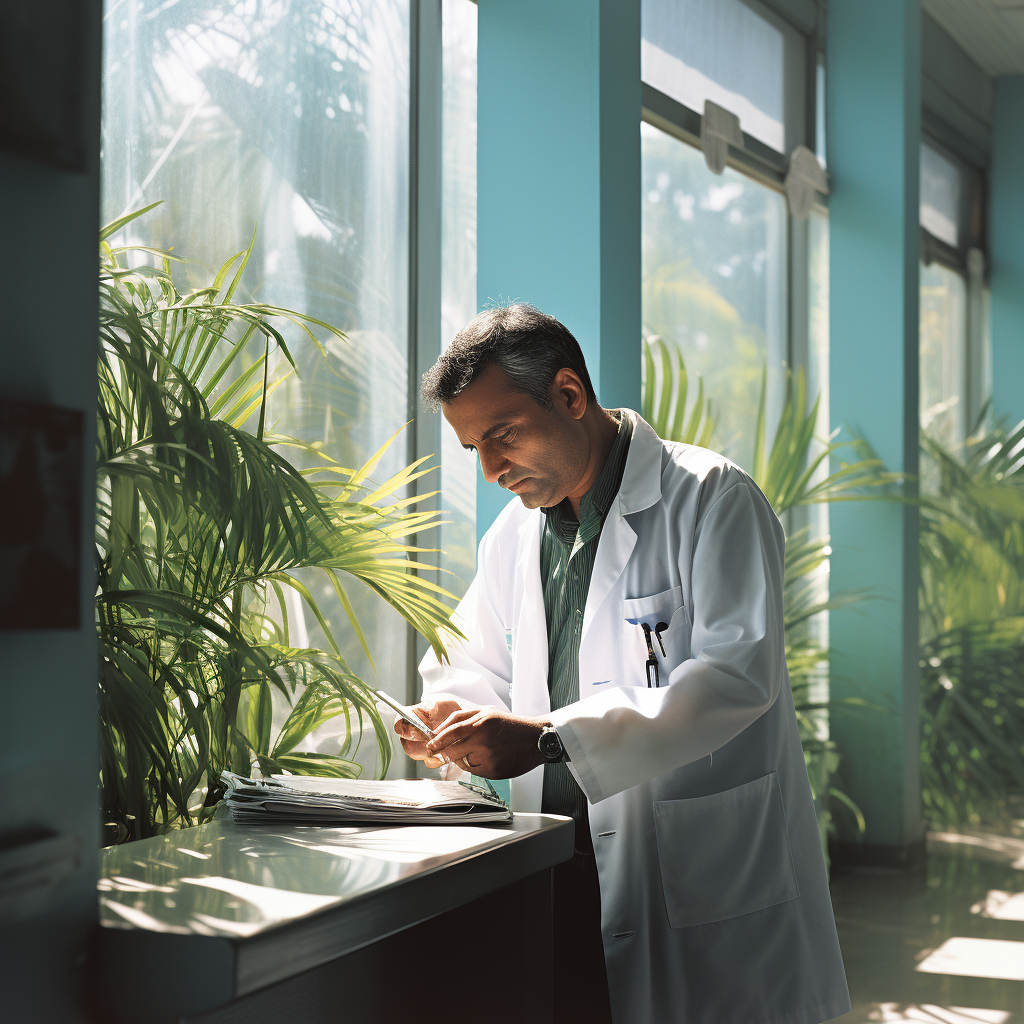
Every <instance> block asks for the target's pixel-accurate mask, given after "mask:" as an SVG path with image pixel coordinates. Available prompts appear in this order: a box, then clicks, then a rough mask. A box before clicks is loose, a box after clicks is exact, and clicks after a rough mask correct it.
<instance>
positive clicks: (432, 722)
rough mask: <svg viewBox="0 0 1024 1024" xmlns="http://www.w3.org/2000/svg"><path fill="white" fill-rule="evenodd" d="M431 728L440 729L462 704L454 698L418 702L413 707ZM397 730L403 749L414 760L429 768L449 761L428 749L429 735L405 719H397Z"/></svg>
mask: <svg viewBox="0 0 1024 1024" xmlns="http://www.w3.org/2000/svg"><path fill="white" fill-rule="evenodd" d="M412 710H413V711H415V712H416V714H417V715H419V717H420V718H422V719H423V721H424V722H426V723H427V725H429V726H430V728H431V729H439V728H440V727H441V726H442V725H444V723H445V722H446V721H447V720H448V719H449V718H450V717H451V716H452V715H454V714H455V713H456V712H458V711H462V705H461V704H458V703H456V702H455V701H454V700H439V701H437V702H436V703H435V704H416V705H415V706H414V707H413V709H412ZM395 732H397V733H398V735H399V736H401V737H402V749H403V750H405V752H406V753H407V754H408V755H409V756H410V757H411V758H412V759H413V760H414V761H422V762H423V764H424V765H425V766H426V767H427V768H440V767H441V765H443V764H446V763H447V762H446V761H445V760H444V759H443V758H440V757H434V756H432V755H431V753H430V751H429V750H427V737H426V734H425V733H422V732H420V731H419V730H418V729H417V728H415V726H412V725H410V724H409V723H408V722H406V721H405V720H404V719H401V718H396V719H395Z"/></svg>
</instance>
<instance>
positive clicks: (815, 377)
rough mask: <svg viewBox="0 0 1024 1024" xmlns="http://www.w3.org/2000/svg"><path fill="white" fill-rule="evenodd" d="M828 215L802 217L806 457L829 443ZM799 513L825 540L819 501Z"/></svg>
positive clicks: (824, 572) (824, 467)
mask: <svg viewBox="0 0 1024 1024" xmlns="http://www.w3.org/2000/svg"><path fill="white" fill-rule="evenodd" d="M828 228H829V224H828V214H827V213H823V212H821V211H820V210H812V211H811V215H810V217H809V218H808V222H807V229H808V243H809V244H808V259H807V282H808V293H807V298H808V311H807V313H808V316H807V396H808V403H810V402H811V401H812V400H813V399H814V396H815V395H817V396H818V403H819V404H818V419H817V423H816V424H815V429H814V440H813V441H812V442H811V457H812V458H813V457H815V456H817V455H818V453H819V452H821V451H822V450H823V449H824V448H825V447H826V446H827V445H828V441H829V433H830V409H829V383H828V373H829V326H828V314H829V306H828V300H829V290H828V285H829V279H828V243H829V233H828ZM828 473H829V463H828V460H827V459H826V460H824V461H823V462H822V464H821V465H820V466H819V467H818V470H817V472H816V474H815V480H816V481H820V480H823V479H825V477H827V476H828ZM797 511H802V512H803V514H804V515H806V517H807V525H808V526H809V527H810V532H811V536H812V537H815V538H820V539H822V540H824V539H826V538H827V537H828V536H829V529H830V527H829V515H828V504H827V503H825V502H822V503H820V504H817V505H808V506H806V508H805V509H804V510H796V509H795V510H794V512H797ZM828 575H829V564H828V562H827V561H826V562H825V563H824V564H823V565H822V566H821V567H820V568H819V569H818V570H817V576H816V581H815V584H816V596H817V599H818V600H819V601H822V602H825V601H827V600H828V593H829V590H828ZM828 627H829V621H828V612H827V611H825V612H821V613H820V614H818V615H815V616H814V617H813V618H812V619H811V621H810V623H809V629H810V633H811V635H812V636H813V637H814V639H815V640H817V641H818V643H819V644H820V645H821V647H822V649H823V650H828V639H829V637H828ZM809 696H810V698H811V699H812V700H815V701H821V702H825V701H827V700H828V663H827V662H823V663H822V664H821V665H819V666H818V670H817V674H816V677H815V678H814V679H813V682H812V688H811V692H810V694H809ZM821 721H822V723H823V727H824V728H827V716H825V715H822V717H821Z"/></svg>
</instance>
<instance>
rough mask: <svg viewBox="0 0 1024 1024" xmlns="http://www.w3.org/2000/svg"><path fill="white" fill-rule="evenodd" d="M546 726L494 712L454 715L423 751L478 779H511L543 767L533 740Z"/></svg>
mask: <svg viewBox="0 0 1024 1024" xmlns="http://www.w3.org/2000/svg"><path fill="white" fill-rule="evenodd" d="M549 724H550V723H549V722H547V721H546V720H545V719H543V718H526V717H525V716H523V715H513V714H511V713H510V712H508V711H501V710H499V709H497V708H478V709H475V710H474V709H466V710H463V711H456V712H455V713H454V714H452V715H451V716H450V717H449V718H448V720H447V721H446V722H445V723H444V724H443V725H442V726H441V727H440V729H438V730H437V735H435V736H434V738H433V739H432V740H431V741H430V742H429V743H428V744H427V749H428V750H429V751H430V752H431V754H435V755H437V754H442V753H443V754H444V755H445V757H447V758H448V760H449V761H451V762H452V764H456V765H458V766H459V767H460V768H464V769H466V770H467V771H471V772H472V773H473V774H474V775H479V776H481V777H482V778H485V779H514V778H516V777H518V776H520V775H525V774H526V773H527V772H528V771H530V769H531V768H536V767H537V765H539V764H543V762H544V759H543V758H542V757H541V755H540V751H539V750H538V749H537V740H538V738H539V737H540V731H541V729H543V728H544V726H545V725H549Z"/></svg>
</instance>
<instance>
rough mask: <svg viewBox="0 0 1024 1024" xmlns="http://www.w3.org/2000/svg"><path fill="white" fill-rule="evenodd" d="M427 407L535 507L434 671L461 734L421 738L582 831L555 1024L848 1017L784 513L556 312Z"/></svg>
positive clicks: (430, 692)
mask: <svg viewBox="0 0 1024 1024" xmlns="http://www.w3.org/2000/svg"><path fill="white" fill-rule="evenodd" d="M423 394H424V398H425V399H426V400H427V401H428V402H432V403H436V404H440V406H441V407H442V409H443V411H444V415H445V417H446V418H447V420H448V422H449V423H450V424H451V425H452V427H453V428H454V429H455V432H456V434H457V435H458V437H459V440H460V441H461V442H462V444H463V445H464V446H465V447H466V448H469V449H471V450H475V451H476V452H477V453H478V455H479V458H480V466H481V469H482V471H483V474H484V476H485V478H486V479H487V480H488V481H497V482H498V483H499V484H500V485H501V486H502V487H505V488H507V489H508V490H510V491H512V492H513V493H514V494H515V495H517V496H518V498H519V501H511V502H509V504H508V505H507V506H506V508H505V509H504V510H503V512H502V513H501V514H500V515H499V516H498V518H497V519H496V520H495V522H494V524H493V525H492V526H491V528H490V529H489V530H488V531H487V533H486V534H485V535H484V538H483V540H482V541H481V542H480V549H479V554H478V560H477V574H476V578H475V579H474V580H473V583H472V585H471V586H470V588H469V590H468V591H467V593H466V596H465V597H464V598H463V600H462V601H461V603H460V604H459V607H458V610H457V612H456V616H457V620H458V623H459V625H460V626H461V628H462V631H463V632H464V633H465V635H466V637H467V638H468V639H467V640H466V642H464V643H461V644H457V645H454V646H453V647H452V649H451V652H450V656H451V661H450V664H441V663H439V662H438V661H437V660H436V659H435V658H434V656H433V655H432V654H428V655H427V657H426V658H425V659H424V660H423V662H422V664H421V666H420V671H421V673H422V676H423V681H424V693H423V703H422V704H420V705H419V706H418V708H417V710H418V712H419V713H420V715H421V717H423V718H424V720H425V721H427V722H428V723H429V724H430V725H431V726H433V727H435V728H439V729H440V732H439V733H438V735H437V736H436V737H435V739H434V740H433V741H431V742H430V743H429V744H425V743H423V742H421V741H422V739H423V737H422V736H421V735H420V734H418V733H417V732H416V731H415V730H413V729H412V728H411V727H410V726H407V725H405V723H402V722H400V721H399V722H397V723H396V730H397V731H398V732H399V734H400V735H401V736H402V742H403V745H404V747H405V749H406V751H407V752H408V753H409V754H410V756H412V757H414V758H417V759H420V760H422V761H424V762H425V764H426V765H427V766H428V767H438V766H441V765H447V769H446V770H447V771H448V772H449V777H452V776H453V775H455V774H458V773H460V772H461V771H463V770H465V771H472V772H475V773H476V774H478V775H482V776H487V777H490V778H511V779H512V800H513V806H514V809H515V810H517V811H540V810H544V811H551V812H554V813H562V814H569V815H571V816H572V817H573V818H574V819H575V821H576V832H577V839H576V849H577V853H576V855H575V857H574V858H573V860H572V861H571V862H569V863H568V864H567V865H563V866H562V868H560V869H558V870H557V871H556V878H555V945H554V957H555V965H554V967H555V979H556V981H555V984H556V995H555V1019H556V1020H558V1021H562V1022H576V1021H580V1022H584V1021H585V1022H587V1024H592V1022H597V1021H609V1020H613V1021H614V1022H615V1024H668V1022H675V1021H685V1022H686V1024H733V1022H735V1024H769V1022H771V1024H783V1022H784V1024H818V1022H820V1021H825V1020H829V1019H831V1018H834V1017H838V1016H840V1015H841V1014H844V1013H846V1012H848V1011H849V1009H850V1000H849V995H848V993H847V988H846V978H845V975H844V972H843V964H842V959H841V956H840V951H839V943H838V940H837V937H836V930H835V923H834V920H833V917H832V905H831V901H830V898H829V892H828V884H827V879H826V875H825V866H824V863H823V859H822V854H821V846H820V843H819V839H818V829H817V825H816V822H815V815H814V807H813V805H812V802H811V793H810V787H809V785H808V781H807V773H806V769H805V767H804V759H803V754H802V751H801V746H800V737H799V733H798V729H797V722H796V717H795V715H794V711H793V698H792V694H791V691H790V687H789V678H788V675H787V671H786V662H785V657H784V644H783V608H782V579H783V548H784V542H785V539H784V536H783V531H782V527H781V525H780V524H779V521H778V520H777V519H776V517H775V515H774V513H773V512H772V510H771V507H770V506H769V504H768V502H767V501H766V500H765V498H764V496H763V495H762V494H761V492H760V491H759V490H758V489H757V487H756V486H755V485H754V483H753V482H752V481H751V479H750V478H749V477H748V476H747V475H746V474H745V473H744V472H742V471H741V470H740V469H738V468H737V467H736V466H734V465H733V464H732V463H730V462H729V461H728V460H726V459H724V458H722V457H721V456H719V455H715V454H714V453H712V452H709V451H706V450H704V449H700V448H696V447H692V446H689V445H683V444H673V443H668V442H665V441H662V440H661V439H660V438H659V437H658V436H657V435H656V434H655V433H654V431H653V430H652V429H651V428H650V427H649V426H648V425H647V423H645V422H644V420H643V419H641V417H640V416H638V415H637V414H636V413H634V412H632V411H630V410H628V409H622V410H606V409H602V408H601V407H600V406H599V405H598V404H597V401H596V397H595V394H594V389H593V386H592V385H591V381H590V376H589V374H588V372H587V368H586V365H585V363H584V359H583V354H582V352H581V350H580V347H579V345H578V344H577V342H576V339H575V338H574V337H573V336H572V334H570V333H569V331H568V330H567V329H566V328H565V327H564V326H563V325H562V324H561V323H559V322H558V321H557V320H554V319H553V318H552V317H549V316H546V315H544V314H543V313H541V312H539V311H538V310H536V309H533V308H532V307H530V306H524V305H513V306H508V307H501V308H496V309H490V310H487V311H485V312H483V313H481V314H480V315H479V316H477V317H476V318H475V319H474V320H473V321H472V322H471V323H470V324H469V325H468V326H467V327H465V328H464V329H463V330H462V331H461V332H460V333H459V335H458V336H457V337H456V338H455V340H454V341H453V343H452V344H451V346H450V347H449V348H448V349H447V351H446V352H445V353H444V354H443V355H442V356H441V358H440V359H439V360H438V362H437V363H436V365H435V366H434V367H433V368H432V369H431V370H430V371H429V372H428V373H427V374H425V376H424V380H423ZM474 938H475V939H476V940H477V941H479V942H481V943H486V937H485V936H475V937H474ZM605 970H606V972H607V973H605Z"/></svg>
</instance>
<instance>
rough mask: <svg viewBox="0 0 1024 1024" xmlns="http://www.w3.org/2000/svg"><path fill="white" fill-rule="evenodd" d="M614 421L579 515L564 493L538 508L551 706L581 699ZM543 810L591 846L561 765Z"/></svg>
mask: <svg viewBox="0 0 1024 1024" xmlns="http://www.w3.org/2000/svg"><path fill="white" fill-rule="evenodd" d="M612 415H613V416H614V417H615V418H616V419H617V420H618V421H619V432H618V433H617V434H616V435H615V440H614V442H613V443H612V448H611V451H610V452H609V453H608V458H607V459H606V461H605V464H604V467H603V468H602V470H601V473H600V475H599V476H598V478H597V480H595V481H594V485H593V486H592V487H591V488H590V490H589V491H587V493H586V494H585V495H584V496H583V500H582V501H581V502H580V518H579V520H578V521H577V519H576V515H575V513H574V512H573V510H572V505H570V504H569V499H568V498H566V499H565V500H564V501H562V502H561V504H559V505H555V506H554V507H553V508H546V509H544V510H543V511H544V512H545V514H546V516H547V522H546V526H545V530H544V537H543V540H542V542H541V548H540V578H541V582H542V583H543V585H544V615H545V617H546V618H547V623H548V692H549V693H550V694H551V710H552V711H554V710H555V709H557V708H564V707H565V706H566V705H567V704H574V703H575V702H576V701H578V700H579V699H580V635H581V633H582V632H583V610H584V608H585V606H586V603H587V591H588V590H589V589H590V577H591V576H592V575H593V572H594V559H595V558H596V556H597V543H598V539H599V538H600V536H601V527H602V526H603V525H604V520H605V516H606V515H607V514H608V509H609V508H611V504H612V501H613V500H614V499H615V495H616V494H618V492H619V485H620V484H621V483H622V473H623V471H624V469H625V468H626V453H627V452H628V451H629V442H630V439H631V438H632V436H633V421H632V420H631V419H630V418H629V416H628V415H626V414H625V413H623V412H621V411H619V410H615V411H613V412H612ZM541 807H542V810H544V811H545V812H547V813H549V814H566V815H569V816H570V817H571V818H574V819H575V821H576V825H577V828H576V848H577V849H580V850H587V849H589V848H590V846H591V841H590V824H589V817H588V814H587V798H586V797H585V796H584V795H583V791H582V790H581V789H580V787H579V786H578V785H577V784H576V780H575V779H574V778H573V777H572V774H571V773H570V771H569V769H568V767H567V766H566V765H565V764H564V763H561V764H548V765H545V766H544V797H543V802H542V804H541Z"/></svg>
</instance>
